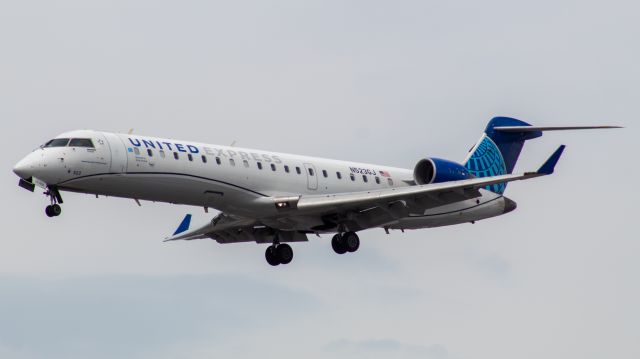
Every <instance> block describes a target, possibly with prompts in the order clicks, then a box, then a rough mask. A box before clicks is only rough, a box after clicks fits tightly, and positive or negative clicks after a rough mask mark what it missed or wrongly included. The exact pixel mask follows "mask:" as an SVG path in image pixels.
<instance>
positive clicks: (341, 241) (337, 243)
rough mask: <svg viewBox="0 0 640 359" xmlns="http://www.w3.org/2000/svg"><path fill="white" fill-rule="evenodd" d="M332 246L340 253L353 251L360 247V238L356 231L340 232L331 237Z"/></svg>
mask: <svg viewBox="0 0 640 359" xmlns="http://www.w3.org/2000/svg"><path fill="white" fill-rule="evenodd" d="M331 247H333V250H334V251H335V252H336V253H338V254H345V253H347V252H350V253H353V252H355V251H357V250H358V248H360V238H359V237H358V235H357V234H356V233H355V232H345V233H338V234H336V235H335V236H333V238H331Z"/></svg>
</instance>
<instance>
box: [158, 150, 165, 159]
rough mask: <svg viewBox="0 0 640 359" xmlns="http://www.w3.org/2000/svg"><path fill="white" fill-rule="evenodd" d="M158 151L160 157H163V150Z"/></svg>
mask: <svg viewBox="0 0 640 359" xmlns="http://www.w3.org/2000/svg"><path fill="white" fill-rule="evenodd" d="M159 152H160V157H161V158H164V156H165V154H164V150H160V151H159Z"/></svg>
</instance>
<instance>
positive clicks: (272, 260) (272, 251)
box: [264, 246, 280, 267]
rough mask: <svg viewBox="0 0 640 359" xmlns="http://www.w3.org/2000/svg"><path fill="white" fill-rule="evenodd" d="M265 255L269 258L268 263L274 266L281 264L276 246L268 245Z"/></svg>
mask: <svg viewBox="0 0 640 359" xmlns="http://www.w3.org/2000/svg"><path fill="white" fill-rule="evenodd" d="M264 257H265V259H266V260H267V263H269V264H271V265H272V266H274V267H275V266H277V265H278V264H280V260H279V259H278V255H277V253H276V247H275V246H269V247H267V250H266V251H265V252H264Z"/></svg>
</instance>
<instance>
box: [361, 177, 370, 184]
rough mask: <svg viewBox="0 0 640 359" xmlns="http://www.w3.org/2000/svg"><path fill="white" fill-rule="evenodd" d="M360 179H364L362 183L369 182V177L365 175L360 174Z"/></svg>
mask: <svg viewBox="0 0 640 359" xmlns="http://www.w3.org/2000/svg"><path fill="white" fill-rule="evenodd" d="M362 180H363V181H364V183H367V182H369V178H368V177H367V175H362Z"/></svg>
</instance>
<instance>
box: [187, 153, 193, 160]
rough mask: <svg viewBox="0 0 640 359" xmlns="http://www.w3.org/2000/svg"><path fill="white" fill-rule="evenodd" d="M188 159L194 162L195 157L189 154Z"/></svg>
mask: <svg viewBox="0 0 640 359" xmlns="http://www.w3.org/2000/svg"><path fill="white" fill-rule="evenodd" d="M187 158H189V161H193V155H192V154H190V153H189V154H188V155H187Z"/></svg>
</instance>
